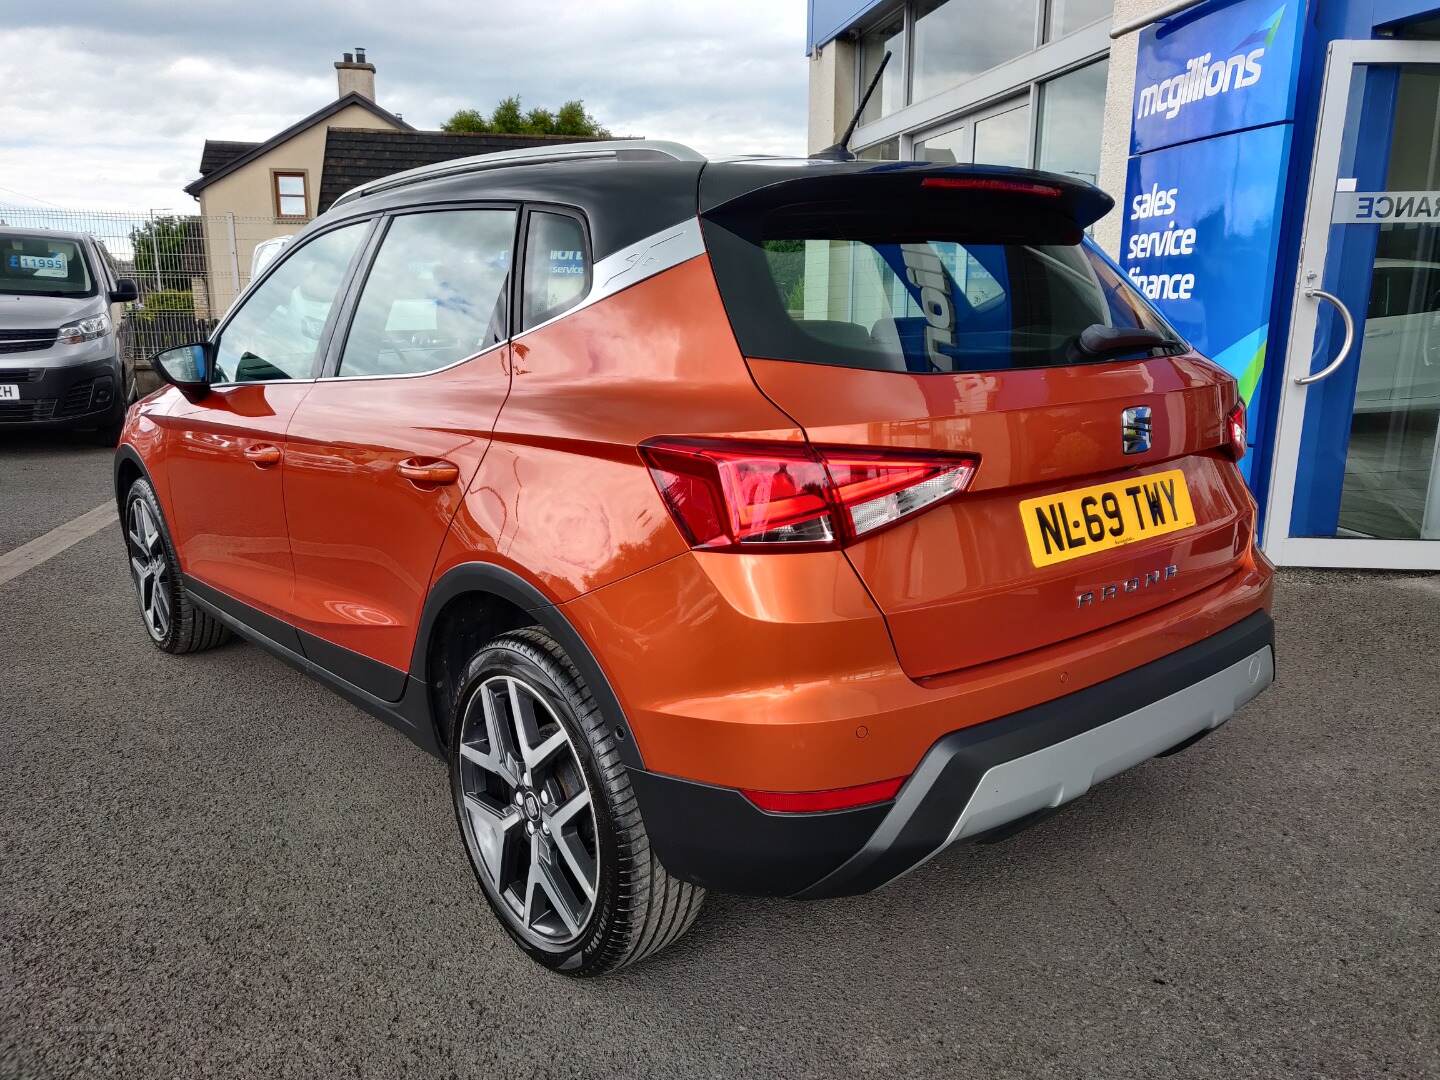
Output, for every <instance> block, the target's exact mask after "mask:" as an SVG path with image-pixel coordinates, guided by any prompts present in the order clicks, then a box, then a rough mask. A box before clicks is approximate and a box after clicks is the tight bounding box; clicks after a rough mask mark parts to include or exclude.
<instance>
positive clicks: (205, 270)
mask: <svg viewBox="0 0 1440 1080" xmlns="http://www.w3.org/2000/svg"><path fill="white" fill-rule="evenodd" d="M0 225H6V226H12V227H15V228H24V229H56V230H65V231H70V232H83V233H89V234H90V235H91V236H93V237H95V239H96V240H98V241H99V242H100V245H101V247H102V248H104V250H105V251H106V253H107V254H108V255H109V257H110V259H111V260H112V262H113V264H114V268H115V274H116V276H117V277H128V278H131V279H133V280H134V281H135V284H136V285H137V286H138V287H139V290H140V299H139V300H138V301H136V302H135V303H133V304H129V305H127V308H126V312H125V322H126V325H127V327H128V329H129V334H128V335H126V336H127V339H128V342H129V345H128V348H129V350H130V352H131V353H132V356H133V358H134V359H136V360H138V361H140V362H141V363H142V364H143V363H144V361H145V360H147V359H148V358H149V357H150V356H152V355H153V354H155V353H157V352H159V351H160V350H162V349H167V348H170V347H171V346H174V345H183V344H184V343H186V342H189V341H194V340H196V339H197V338H202V337H204V336H205V335H206V334H208V333H209V332H210V330H211V329H212V328H213V327H214V326H215V323H216V322H217V321H218V320H219V319H220V317H221V316H222V315H224V314H225V311H226V309H228V308H229V306H230V304H231V303H232V302H233V301H234V299H235V297H237V296H238V295H239V294H240V292H241V291H242V290H243V289H244V288H245V286H246V285H247V284H249V281H250V260H251V256H252V254H253V252H254V250H255V245H256V244H258V243H260V242H261V241H262V240H268V239H270V238H271V237H275V236H281V235H284V234H285V233H293V232H295V231H296V226H294V225H277V224H276V223H275V220H274V219H273V218H268V217H236V216H235V215H233V214H226V215H223V216H221V217H201V216H199V215H198V214H183V213H178V212H175V211H169V210H147V211H144V212H137V213H125V212H121V211H110V210H61V209H55V208H52V207H48V206H3V205H0Z"/></svg>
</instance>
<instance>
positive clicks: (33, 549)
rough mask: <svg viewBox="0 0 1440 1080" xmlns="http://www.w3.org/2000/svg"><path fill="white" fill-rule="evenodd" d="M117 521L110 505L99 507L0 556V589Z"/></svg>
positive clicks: (113, 509) (111, 503) (103, 504)
mask: <svg viewBox="0 0 1440 1080" xmlns="http://www.w3.org/2000/svg"><path fill="white" fill-rule="evenodd" d="M118 517H119V514H118V513H117V512H116V510H115V504H114V503H113V502H107V503H102V504H101V505H99V506H97V507H95V509H94V510H86V511H85V513H83V514H81V515H80V516H79V517H77V518H72V519H71V520H70V521H67V522H65V524H64V525H58V526H56V527H55V528H53V529H51V530H50V531H49V532H48V533H46V534H45V535H44V536H37V537H36V538H35V539H34V540H31V541H30V542H29V543H25V544H21V545H20V546H19V547H17V548H14V549H13V550H11V551H7V552H5V554H3V555H0V585H4V584H5V583H6V582H7V581H13V580H14V579H15V578H17V577H19V576H20V575H21V574H23V573H25V571H26V570H33V569H34V568H35V567H37V566H39V565H40V564H41V563H43V562H45V561H46V560H47V559H53V558H54V557H55V556H56V555H59V554H60V553H61V552H62V551H66V550H68V549H69V548H72V547H74V546H75V545H76V544H78V543H79V542H80V541H81V540H84V539H87V538H88V537H91V536H94V535H95V534H96V533H97V532H99V531H100V530H101V529H103V528H105V527H106V526H108V525H113V524H115V520H116V518H118Z"/></svg>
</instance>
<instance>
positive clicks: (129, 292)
mask: <svg viewBox="0 0 1440 1080" xmlns="http://www.w3.org/2000/svg"><path fill="white" fill-rule="evenodd" d="M139 299H140V288H139V286H137V285H136V284H135V282H133V281H131V280H130V279H129V278H128V277H122V278H116V279H115V288H113V289H111V290H110V302H111V303H112V304H128V303H129V302H130V301H131V300H139Z"/></svg>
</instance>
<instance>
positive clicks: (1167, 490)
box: [1020, 469, 1195, 566]
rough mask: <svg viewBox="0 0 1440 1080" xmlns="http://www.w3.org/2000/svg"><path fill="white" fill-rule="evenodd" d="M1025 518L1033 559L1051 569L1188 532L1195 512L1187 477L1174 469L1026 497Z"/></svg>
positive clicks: (1022, 505) (1024, 522) (1022, 513)
mask: <svg viewBox="0 0 1440 1080" xmlns="http://www.w3.org/2000/svg"><path fill="white" fill-rule="evenodd" d="M1020 520H1021V522H1022V523H1023V524H1024V526H1025V541H1026V543H1028V544H1029V545H1030V559H1031V561H1032V562H1034V564H1035V565H1036V566H1050V565H1052V564H1054V563H1058V562H1064V561H1065V560H1067V559H1078V558H1080V557H1081V556H1084V555H1093V554H1095V553H1096V552H1098V551H1108V550H1110V549H1111V548H1117V547H1119V546H1120V545H1122V544H1133V543H1135V542H1136V541H1137V540H1146V539H1148V538H1150V537H1152V536H1163V535H1164V534H1165V533H1172V532H1178V531H1179V530H1180V529H1188V528H1189V527H1190V526H1192V525H1194V524H1195V508H1194V507H1193V506H1191V505H1190V491H1189V489H1188V488H1186V486H1185V474H1184V473H1183V472H1181V471H1180V470H1179V469H1171V470H1169V471H1168V472H1160V473H1150V474H1149V475H1147V476H1138V477H1136V478H1134V479H1133V480H1116V481H1115V482H1114V483H1111V484H1096V485H1095V486H1094V487H1084V488H1076V489H1075V490H1074V491H1062V492H1060V493H1059V494H1058V495H1041V496H1040V497H1039V498H1035V499H1026V500H1025V501H1024V502H1022V503H1021V504H1020Z"/></svg>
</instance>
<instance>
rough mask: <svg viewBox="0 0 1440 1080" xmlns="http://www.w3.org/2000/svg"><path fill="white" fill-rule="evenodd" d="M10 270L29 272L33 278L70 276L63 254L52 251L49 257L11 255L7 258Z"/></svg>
mask: <svg viewBox="0 0 1440 1080" xmlns="http://www.w3.org/2000/svg"><path fill="white" fill-rule="evenodd" d="M9 266H10V269H11V270H29V271H30V272H31V273H32V274H33V275H34V276H35V277H43V278H63V277H69V276H70V260H69V259H68V258H67V257H66V256H65V254H64V253H63V252H59V251H52V252H51V253H50V254H49V255H19V254H14V253H12V254H11V255H10V258H9Z"/></svg>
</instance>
